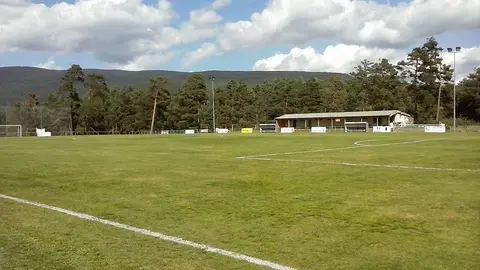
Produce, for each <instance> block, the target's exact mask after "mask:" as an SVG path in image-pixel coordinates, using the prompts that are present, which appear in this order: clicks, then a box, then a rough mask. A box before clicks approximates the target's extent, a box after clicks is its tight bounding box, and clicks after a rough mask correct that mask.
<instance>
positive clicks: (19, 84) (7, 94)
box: [0, 66, 349, 105]
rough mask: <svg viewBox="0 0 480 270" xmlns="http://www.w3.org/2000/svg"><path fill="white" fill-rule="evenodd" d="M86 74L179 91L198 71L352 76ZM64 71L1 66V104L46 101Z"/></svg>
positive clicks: (218, 81)
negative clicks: (32, 98) (153, 82)
mask: <svg viewBox="0 0 480 270" xmlns="http://www.w3.org/2000/svg"><path fill="white" fill-rule="evenodd" d="M83 71H84V72H85V74H92V73H98V74H102V75H103V76H104V77H105V80H106V82H107V84H108V86H109V87H134V88H144V87H146V86H147V84H148V81H149V79H151V78H153V77H157V76H161V77H166V78H167V79H168V80H169V88H170V89H171V91H172V92H176V91H177V90H178V89H180V88H181V86H182V84H183V82H184V81H185V79H186V78H187V77H188V76H189V75H191V74H193V73H199V74H201V75H203V76H204V78H205V80H208V78H209V77H211V76H213V77H215V85H216V86H224V85H226V84H227V83H228V82H229V81H230V80H238V81H243V82H245V84H247V85H248V86H249V87H254V86H256V85H259V84H262V83H264V82H265V81H267V80H271V79H274V78H299V79H302V80H308V79H310V78H319V79H326V78H328V77H331V76H334V75H337V76H340V77H341V78H343V79H347V78H349V75H347V74H344V73H333V72H309V71H242V70H238V71H233V70H205V71H198V72H183V71H173V70H142V71H127V70H119V69H83ZM64 73H65V70H52V69H45V68H39V67H29V66H10V67H0V105H8V104H14V103H17V102H21V101H23V100H26V98H27V94H28V93H30V92H35V93H37V95H38V96H39V97H40V100H44V98H46V97H47V95H48V93H49V92H50V91H52V90H54V89H56V88H58V87H59V86H60V79H61V77H62V76H63V74H64Z"/></svg>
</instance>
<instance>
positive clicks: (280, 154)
mask: <svg viewBox="0 0 480 270" xmlns="http://www.w3.org/2000/svg"><path fill="white" fill-rule="evenodd" d="M433 140H434V139H429V140H418V141H410V142H398V143H384V144H368V145H363V144H361V143H362V142H367V141H374V140H365V141H356V142H354V143H353V144H354V145H355V146H346V147H336V148H326V149H317V150H306V151H297V152H286V153H273V154H262V155H251V156H242V157H237V158H238V159H243V158H244V159H251V158H257V157H271V156H283V155H293V154H307V153H317V152H328V151H337V150H348V149H356V148H364V147H377V146H389V145H397V144H411V143H421V142H428V141H433ZM435 140H438V139H435Z"/></svg>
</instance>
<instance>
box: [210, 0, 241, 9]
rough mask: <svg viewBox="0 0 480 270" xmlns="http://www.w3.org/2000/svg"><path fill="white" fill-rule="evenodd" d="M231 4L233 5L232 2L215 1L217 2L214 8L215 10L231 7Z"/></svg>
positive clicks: (229, 0)
mask: <svg viewBox="0 0 480 270" xmlns="http://www.w3.org/2000/svg"><path fill="white" fill-rule="evenodd" d="M243 1H244V0H243ZM230 3H232V0H215V1H213V4H212V8H213V9H220V8H224V7H226V6H228V5H230Z"/></svg>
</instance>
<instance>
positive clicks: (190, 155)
mask: <svg viewBox="0 0 480 270" xmlns="http://www.w3.org/2000/svg"><path fill="white" fill-rule="evenodd" d="M414 141H418V142H416V143H411V142H414ZM355 142H358V143H357V145H355V144H354V143H355ZM405 142H410V143H405ZM333 148H341V149H333ZM322 149H323V150H322ZM312 150H313V151H312ZM282 153H288V154H282ZM265 154H272V155H268V156H265ZM252 156H253V157H252ZM237 157H247V158H243V159H239V158H237ZM249 157H250V158H252V159H250V158H249ZM255 158H256V159H255ZM0 164H1V169H0V194H4V195H8V196H13V197H17V198H22V199H25V200H30V201H35V202H40V203H43V204H47V205H51V206H56V207H61V208H65V209H69V210H72V211H77V212H82V213H87V214H89V215H93V216H96V217H100V218H103V219H108V220H112V221H116V222H120V223H123V224H128V225H131V226H136V227H139V228H144V229H148V230H151V231H155V232H160V233H164V234H167V235H172V236H177V237H182V238H184V239H187V240H191V241H194V242H197V243H203V244H207V245H211V246H213V247H217V248H222V249H226V250H229V251H233V252H238V253H241V254H245V255H249V256H252V257H255V258H260V259H263V260H268V261H272V262H275V263H279V264H282V265H286V266H289V267H293V268H297V269H480V166H479V165H480V136H479V135H476V134H450V133H447V134H339V133H337V134H317V135H312V134H283V135H280V134H258V135H233V134H231V135H191V136H186V135H168V136H104V137H103V136H91V137H87V136H85V137H77V138H75V139H72V138H71V137H52V138H3V139H0ZM401 166H403V167H401ZM435 168H441V170H440V169H435ZM450 169H451V170H450ZM0 269H265V268H264V267H261V266H257V265H254V264H250V263H248V262H246V261H242V260H235V259H232V258H229V257H225V256H221V255H218V254H214V253H209V252H205V251H202V250H198V249H194V248H191V247H187V246H183V245H180V244H176V243H171V242H168V241H164V240H161V239H156V238H153V237H149V236H144V235H141V234H137V233H134V232H130V231H125V230H122V229H118V228H115V227H111V226H107V225H103V224H100V223H95V222H91V221H85V220H82V219H78V218H75V217H72V216H69V215H66V214H62V213H58V212H54V211H50V210H47V209H43V208H39V207H35V206H31V205H25V204H22V203H18V202H14V201H11V200H7V199H2V198H0Z"/></svg>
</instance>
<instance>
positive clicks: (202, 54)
mask: <svg viewBox="0 0 480 270" xmlns="http://www.w3.org/2000/svg"><path fill="white" fill-rule="evenodd" d="M218 53H219V52H218V50H217V46H215V44H212V43H204V44H203V45H202V46H201V47H200V48H198V49H196V50H195V51H192V52H188V53H186V54H185V56H184V57H183V59H182V66H183V67H187V66H191V65H193V64H194V63H196V62H198V61H200V60H202V59H205V58H207V57H209V56H212V55H214V54H218Z"/></svg>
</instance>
